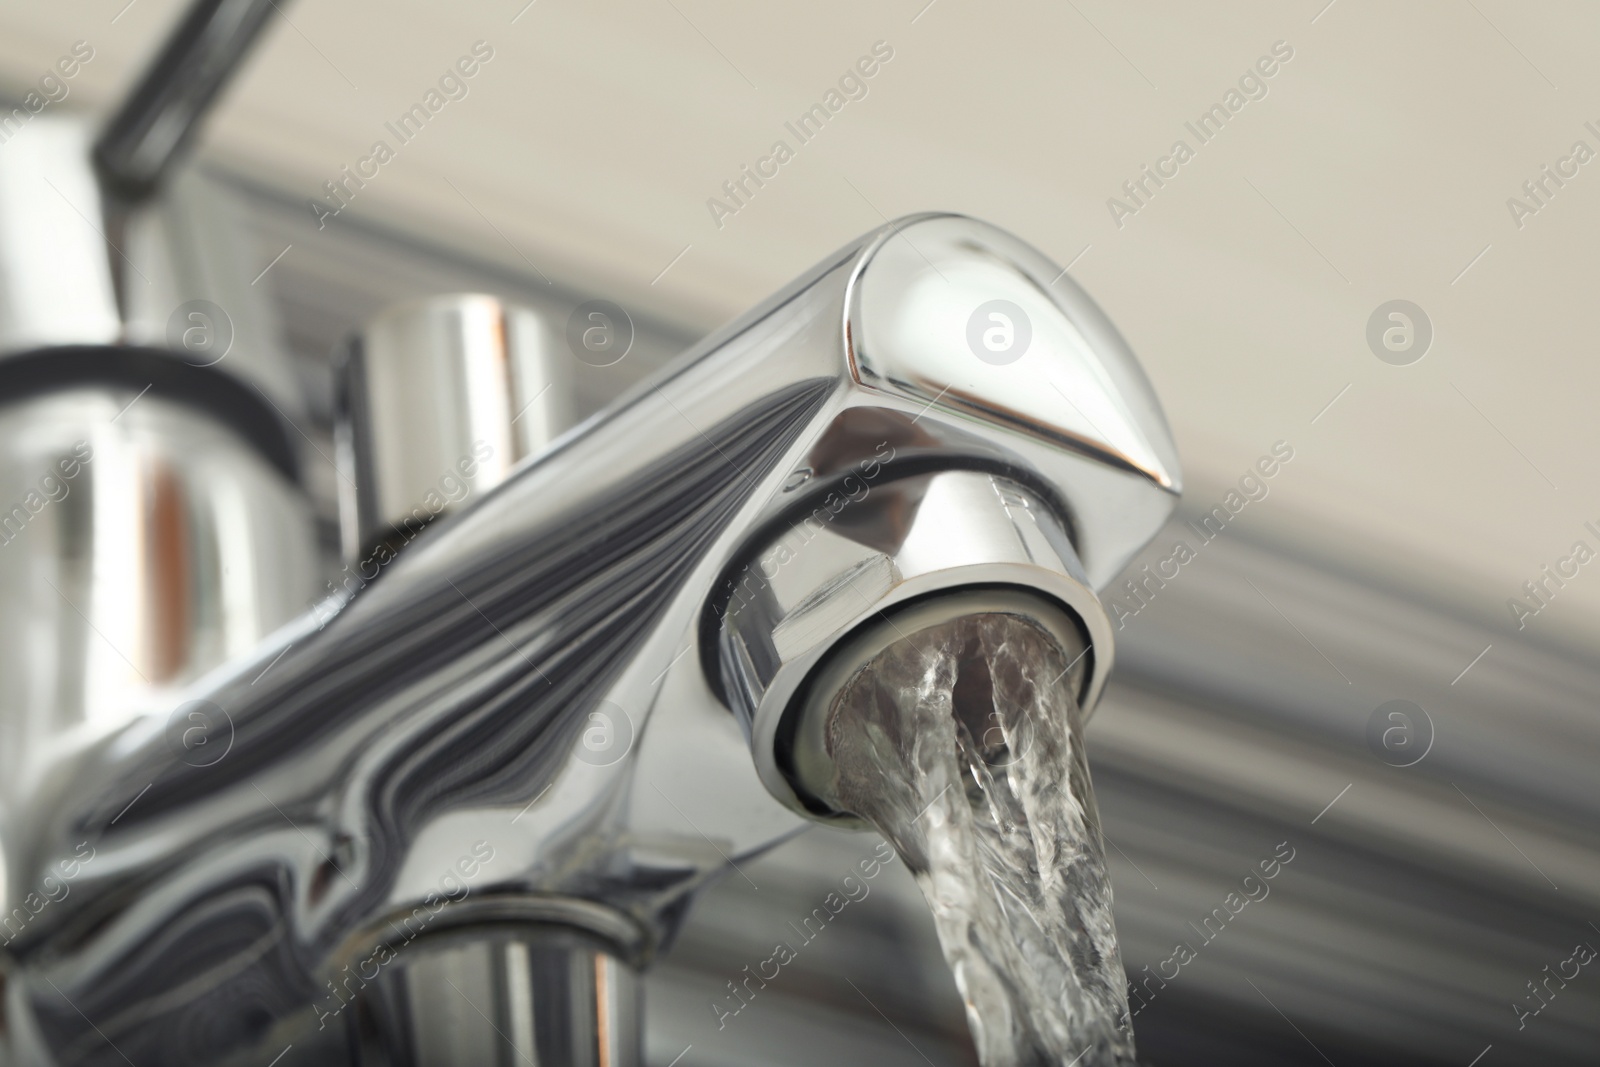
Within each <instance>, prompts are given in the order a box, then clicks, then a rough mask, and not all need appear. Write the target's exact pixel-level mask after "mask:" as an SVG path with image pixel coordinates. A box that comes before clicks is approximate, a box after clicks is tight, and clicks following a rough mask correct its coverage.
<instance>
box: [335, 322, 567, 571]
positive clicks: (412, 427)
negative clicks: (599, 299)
mask: <svg viewBox="0 0 1600 1067" xmlns="http://www.w3.org/2000/svg"><path fill="white" fill-rule="evenodd" d="M569 362H570V358H569V359H563V358H560V356H558V354H557V353H556V351H555V339H554V337H553V336H552V332H551V330H550V328H549V326H548V325H547V324H546V322H545V321H544V318H543V317H542V316H541V315H540V314H539V313H538V312H536V311H534V310H532V309H530V308H525V307H516V306H512V305H508V304H506V303H505V302H504V301H502V300H500V299H499V298H497V297H493V296H488V295H484V294H480V293H455V294H450V295H446V296H437V297H431V298H428V299H426V300H418V301H414V302H411V303H408V304H403V305H400V306H399V307H394V308H389V309H388V310H386V311H384V312H382V313H381V314H379V315H377V316H375V317H374V318H373V319H372V321H370V322H368V323H367V325H366V326H365V328H363V330H362V331H361V332H360V333H359V334H357V335H356V336H355V337H354V338H352V339H351V340H350V342H349V344H348V345H346V346H345V348H344V350H343V351H342V352H341V353H339V358H338V361H337V366H336V368H335V374H336V380H337V399H336V405H337V407H338V430H337V432H338V438H339V440H338V452H339V465H340V467H341V469H342V471H343V473H344V477H342V478H341V479H340V490H341V496H340V501H339V503H340V513H341V518H340V527H341V530H342V536H343V548H344V554H345V558H346V559H347V560H348V561H350V562H352V563H356V564H357V566H358V567H359V565H360V562H361V561H362V556H363V554H364V553H367V552H370V551H371V550H372V549H374V548H375V547H376V546H377V545H378V544H380V543H384V542H394V541H396V540H397V539H398V540H403V541H409V540H411V539H412V538H413V537H415V536H416V534H417V533H418V532H420V531H421V529H422V528H423V527H424V526H426V525H427V524H428V523H430V522H432V521H434V520H435V519H437V518H438V517H439V516H440V515H441V514H444V513H445V512H447V511H450V510H454V509H455V508H457V507H459V506H460V505H461V504H463V503H465V502H466V501H467V500H468V499H469V498H471V497H472V496H473V495H474V494H481V493H484V492H487V491H488V490H490V489H492V488H494V487H495V486H497V485H499V484H500V483H501V482H503V481H505V480H506V478H508V477H509V476H510V474H511V472H512V470H514V469H515V468H516V467H517V466H518V465H519V464H520V463H522V461H523V460H526V459H528V458H529V457H530V456H534V455H537V454H538V453H540V452H542V451H544V449H545V448H546V447H547V446H548V445H549V444H550V443H551V442H552V441H554V440H555V439H556V438H557V437H559V436H560V435H561V434H562V433H564V432H566V431H567V430H568V429H570V428H571V427H572V425H573V424H574V423H575V422H576V421H577V419H576V415H575V412H574V401H573V395H572V392H573V390H572V378H571V375H570V373H569V372H568V366H567V365H568V363H569Z"/></svg>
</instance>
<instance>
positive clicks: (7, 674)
mask: <svg viewBox="0 0 1600 1067" xmlns="http://www.w3.org/2000/svg"><path fill="white" fill-rule="evenodd" d="M0 457H3V459H0V506H3V507H4V511H3V513H0V597H3V598H4V602H5V604H6V605H7V610H6V612H5V613H4V614H3V615H0V629H3V631H4V633H3V636H0V677H4V678H5V679H6V681H7V684H6V686H5V689H4V692H3V693H0V708H3V710H0V763H3V766H0V798H3V799H0V822H9V821H10V820H9V818H8V816H9V815H11V814H14V813H15V812H16V811H17V810H18V808H19V807H20V806H21V805H22V804H23V803H25V799H26V796H27V794H28V792H29V791H30V790H31V789H32V788H34V786H35V785H36V776H37V775H38V774H40V773H42V772H43V770H44V766H45V762H46V761H47V757H48V755H49V753H50V752H51V751H52V750H53V749H54V748H55V746H57V745H60V744H64V743H66V744H82V743H84V742H85V741H87V740H88V739H90V738H94V737H103V736H106V735H108V734H111V733H114V732H115V731H116V730H117V729H119V728H121V727H122V726H123V725H125V724H126V723H127V722H128V721H129V719H130V718H132V717H134V716H137V715H139V714H141V713H151V714H155V715H158V716H159V717H160V718H162V719H165V718H166V717H167V715H168V714H169V713H171V714H173V715H177V710H176V709H178V707H179V704H180V703H181V700H180V697H179V694H180V693H181V692H182V690H183V687H184V686H186V685H188V684H190V683H192V682H193V681H194V680H195V679H196V678H198V677H199V676H200V675H201V674H203V673H204V672H205V671H207V670H209V669H211V668H212V667H215V666H216V665H218V664H220V663H223V662H226V661H228V660H231V659H235V658H237V657H239V656H241V655H246V654H248V653H249V652H250V651H251V650H253V649H254V648H256V647H257V646H258V645H259V643H260V642H261V641H262V640H263V639H264V638H265V637H266V636H267V635H268V634H269V633H271V632H272V631H273V630H275V629H277V628H278V627H279V626H281V625H283V624H284V623H287V622H288V621H290V620H291V619H293V618H294V617H295V616H297V615H299V614H300V613H301V612H302V611H303V610H304V609H305V605H306V604H307V603H308V602H309V600H310V598H311V595H312V593H313V591H314V581H313V577H312V576H313V575H314V573H315V553H314V546H313V544H312V538H311V526H310V519H309V515H308V512H307V508H306V505H305V503H304V501H303V499H302V498H301V497H300V495H299V493H298V492H297V491H296V490H295V489H294V488H293V486H292V485H291V484H290V483H289V481H288V479H287V478H285V476H284V475H283V473H282V472H281V471H279V470H277V469H275V468H274V467H273V466H272V465H271V464H270V463H268V462H267V461H266V460H265V459H264V458H262V457H261V455H260V453H259V452H258V450H257V449H255V448H254V447H253V446H252V445H251V444H250V443H249V442H247V441H245V440H244V439H242V438H241V437H240V436H239V435H238V434H237V433H235V432H234V431H233V430H231V429H230V428H229V427H228V426H226V425H224V424H223V423H222V422H219V421H218V420H217V419H216V418H214V417H212V416H210V415H206V414H204V413H201V412H200V411H197V410H196V409H194V408H193V407H191V406H189V405H187V404H184V403H182V402H179V401H174V400H172V399H168V398H167V397H165V396H162V395H157V394H152V395H145V396H142V397H141V396H140V395H139V390H138V389H137V388H134V387H102V386H95V385H91V384H78V385H68V386H63V387H62V388H60V389H58V390H55V391H52V392H49V393H47V394H44V395H39V396H33V397H28V398H24V399H21V400H13V401H12V402H10V403H0ZM191 710H194V711H196V712H197V715H199V716H200V717H201V718H207V719H210V718H213V717H214V716H212V713H211V712H210V711H209V710H208V709H199V708H195V709H191ZM182 721H183V725H182V726H178V727H175V730H176V736H178V738H179V739H180V741H181V738H182V735H183V732H184V730H186V729H188V728H189V727H190V726H191V725H193V724H192V723H190V722H189V721H188V720H187V719H183V720H182ZM196 721H197V722H198V721H199V719H197V720H196ZM211 725H212V726H214V727H217V728H219V729H220V727H221V723H218V722H213V723H211ZM198 736H199V735H191V737H192V738H195V739H198ZM179 750H180V751H184V750H183V749H182V746H181V744H180V747H179ZM211 754H212V753H210V752H207V753H201V752H198V751H195V752H189V753H187V755H188V758H190V759H193V760H196V761H203V760H205V759H207V758H210V756H211ZM219 758H220V757H219ZM19 832H21V831H20V830H19V829H18V827H17V826H15V825H10V826H7V827H5V829H4V830H3V831H0V833H4V834H5V836H6V837H7V838H8V840H11V839H14V835H15V834H17V833H19ZM17 933H18V931H9V932H8V934H7V936H8V939H9V937H11V936H15V935H16V934H17Z"/></svg>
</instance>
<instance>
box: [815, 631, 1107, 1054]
mask: <svg viewBox="0 0 1600 1067" xmlns="http://www.w3.org/2000/svg"><path fill="white" fill-rule="evenodd" d="M1067 673H1068V659H1067V656H1066V654H1065V653H1064V652H1063V650H1062V649H1061V647H1060V646H1059V644H1058V643H1057V642H1056V640H1055V639H1054V638H1052V637H1050V636H1049V635H1048V634H1046V633H1045V632H1044V630H1042V629H1041V628H1040V627H1038V626H1037V625H1035V624H1034V623H1032V622H1029V621H1028V620H1026V619H1024V618H1023V617H1021V616H1018V615H1010V614H984V615H971V616H967V617H964V618H960V619H957V620H955V621H953V622H948V623H944V624H941V625H939V626H935V627H933V628H931V629H925V630H921V631H919V632H917V633H915V634H913V635H911V636H910V637H908V638H906V639H904V640H901V641H899V642H897V643H896V644H894V645H892V646H890V647H889V648H888V649H886V650H885V651H883V652H882V653H880V654H879V655H878V656H877V657H876V658H874V659H873V660H872V661H871V662H869V663H868V664H867V665H866V666H865V667H863V668H862V669H861V670H860V671H858V672H857V673H856V674H855V675H854V676H853V677H852V678H851V679H850V680H849V682H848V683H847V684H846V685H845V687H844V688H843V689H842V690H841V691H840V693H839V695H838V696H837V697H836V698H835V700H834V702H833V704H832V706H831V708H830V709H829V713H828V721H827V722H826V724H825V744H826V746H827V749H828V753H829V755H830V756H831V758H832V762H833V769H834V776H835V777H834V781H833V782H832V783H831V785H832V787H833V788H832V792H833V797H832V798H831V799H833V800H836V801H837V802H838V803H839V805H840V806H841V807H842V808H844V809H846V810H848V811H851V812H853V813H855V814H857V815H859V816H861V817H862V818H864V819H866V820H867V821H868V822H870V823H871V824H872V825H873V826H875V827H876V828H877V829H878V830H879V831H880V832H881V833H882V834H883V835H884V837H885V838H887V839H888V841H889V842H890V844H892V845H893V846H894V848H895V849H896V850H897V851H898V852H899V853H900V856H901V857H902V858H903V859H904V861H905V863H906V865H907V866H908V867H909V868H910V869H911V871H912V873H913V874H914V875H915V876H916V879H917V882H918V884H919V885H920V886H921V888H922V892H923V895H924V896H925V897H926V898H927V901H928V905H929V907H930V908H931V909H932V910H933V917H934V922H935V924H936V925H937V927H938V931H939V938H940V941H941V942H942V944H943V947H944V954H945V958H946V959H947V960H948V961H949V964H950V967H951V969H952V971H954V973H955V979H956V984H957V986H958V987H959V988H960V990H961V993H962V995H963V996H964V997H965V1000H966V1007H967V1019H968V1022H969V1023H970V1025H971V1028H972V1034H973V1038H974V1041H975V1042H976V1044H977V1048H978V1054H979V1057H980V1058H981V1060H982V1062H983V1063H984V1065H985V1067H1014V1065H1015V1067H1022V1065H1030V1067H1031V1065H1034V1064H1041V1065H1042V1064H1053V1065H1065V1064H1078V1065H1082V1067H1091V1065H1093V1067H1100V1065H1108V1064H1133V1063H1134V1062H1135V1060H1134V1051H1133V1036H1132V1031H1131V1029H1130V1027H1129V1024H1128V1014H1127V1012H1128V1002H1127V991H1126V986H1125V982H1126V979H1125V977H1124V973H1123V968H1122V961H1121V958H1120V956H1119V955H1118V952H1117V935H1116V929H1115V927H1114V925H1113V923H1112V917H1111V885H1110V882H1109V881H1108V879H1107V877H1106V865H1105V855H1104V850H1103V845H1102V842H1101V834H1100V821H1099V813H1098V811H1097V810H1096V808H1095V802H1094V792H1093V788H1092V786H1091V785H1090V781H1089V768H1088V764H1087V763H1086V761H1085V759H1084V752H1083V734H1082V723H1081V714H1080V712H1079V709H1078V707H1077V702H1076V701H1075V700H1074V699H1073V697H1072V695H1071V690H1070V688H1069V680H1068V678H1067V677H1066V676H1067Z"/></svg>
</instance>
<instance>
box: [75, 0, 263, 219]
mask: <svg viewBox="0 0 1600 1067" xmlns="http://www.w3.org/2000/svg"><path fill="white" fill-rule="evenodd" d="M276 7H277V4H276V3H274V0H198V2H197V3H195V4H194V5H193V6H192V7H190V8H189V11H188V13H187V14H186V15H184V17H183V19H182V21H181V22H179V23H178V26H177V28H176V29H175V30H174V31H173V32H172V35H171V36H170V37H169V38H167V43H166V44H165V45H163V46H162V48H161V51H160V52H159V53H157V54H156V58H155V60H154V61H153V62H152V63H151V64H150V66H149V67H148V68H147V69H146V70H145V73H144V76H143V77H141V78H140V79H139V82H138V84H137V85H136V86H135V87H134V90H133V92H131V93H129V94H128V98H127V100H126V101H125V102H124V103H123V105H122V106H121V107H120V108H118V109H117V112H116V114H114V115H113V116H112V117H111V121H110V122H108V123H107V124H106V128H105V130H104V131H103V132H102V133H101V134H100V139H99V141H98V142H97V143H96V144H95V147H94V159H95V163H96V164H97V165H98V167H99V169H100V174H101V177H102V179H103V180H104V181H105V182H106V184H107V186H108V187H109V188H110V189H112V190H114V191H115V192H117V193H118V194H120V195H121V196H122V197H124V198H126V199H128V200H140V199H143V198H144V197H146V196H148V195H149V194H150V193H152V192H154V191H155V189H156V187H157V186H158V185H159V184H160V183H161V180H162V178H163V177H164V176H165V175H166V173H167V172H168V171H169V170H170V169H171V167H172V165H173V163H174V162H175V161H176V160H177V159H178V157H179V156H180V155H182V153H183V150H184V149H185V148H186V147H187V145H188V143H189V141H190V140H191V139H192V138H193V136H194V134H195V131H196V130H197V129H198V127H199V125H200V120H201V119H202V118H204V117H205V113H206V111H207V110H208V109H209V108H210V107H211V105H212V103H213V102H215V100H216V98H217V96H218V95H219V93H220V92H221V90H222V88H223V86H224V85H225V84H226V83H227V81H228V79H229V78H230V77H231V76H232V75H233V73H234V72H235V71H236V70H238V69H239V65H240V61H241V60H242V59H243V58H244V56H245V54H246V53H247V52H249V50H250V48H251V47H252V46H253V45H254V44H255V42H256V39H257V38H258V37H259V36H260V35H261V30H262V29H263V27H264V26H265V25H266V21H267V16H269V15H270V14H272V12H273V11H274V9H275V8H276Z"/></svg>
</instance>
